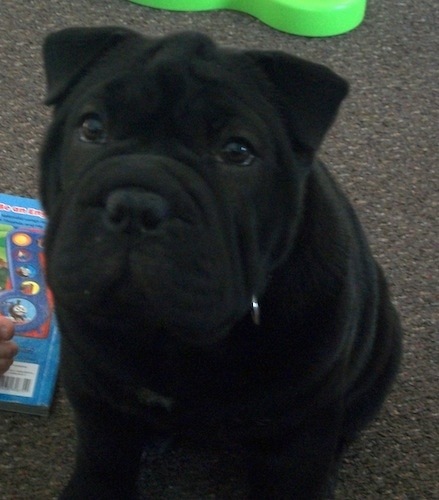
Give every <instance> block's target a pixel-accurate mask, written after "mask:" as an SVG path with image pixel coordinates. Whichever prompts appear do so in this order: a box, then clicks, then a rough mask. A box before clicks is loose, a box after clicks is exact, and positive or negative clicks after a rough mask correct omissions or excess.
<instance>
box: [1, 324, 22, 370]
mask: <svg viewBox="0 0 439 500" xmlns="http://www.w3.org/2000/svg"><path fill="white" fill-rule="evenodd" d="M13 335H14V323H13V322H12V321H11V320H10V319H8V318H5V317H3V316H0V375H2V374H3V373H5V372H6V371H7V370H8V369H9V367H10V366H11V365H12V363H13V361H14V356H15V355H16V354H17V352H18V346H17V344H16V343H15V342H14V341H13V340H11V339H12V337H13Z"/></svg>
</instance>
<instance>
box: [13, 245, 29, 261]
mask: <svg viewBox="0 0 439 500" xmlns="http://www.w3.org/2000/svg"><path fill="white" fill-rule="evenodd" d="M14 259H15V260H16V261H17V262H28V261H29V260H31V259H32V254H31V253H30V252H28V251H27V250H25V249H23V248H17V249H16V250H15V251H14Z"/></svg>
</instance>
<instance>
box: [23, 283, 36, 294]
mask: <svg viewBox="0 0 439 500" xmlns="http://www.w3.org/2000/svg"><path fill="white" fill-rule="evenodd" d="M20 291H21V292H23V293H24V294H25V295H36V294H37V293H39V292H40V285H39V284H38V283H35V281H23V283H22V284H21V285H20Z"/></svg>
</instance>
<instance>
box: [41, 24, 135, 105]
mask: <svg viewBox="0 0 439 500" xmlns="http://www.w3.org/2000/svg"><path fill="white" fill-rule="evenodd" d="M128 36H138V35H137V34H136V33H135V32H133V31H131V30H128V29H125V28H118V27H111V26H108V27H99V28H67V29H63V30H60V31H56V32H54V33H51V34H50V35H48V36H47V38H46V39H45V41H44V45H43V59H44V67H45V70H46V79H47V97H46V100H45V102H46V104H55V103H57V102H59V101H60V100H61V99H62V98H63V97H64V95H65V94H66V92H67V91H68V89H69V88H70V87H72V86H73V85H75V83H77V82H78V80H79V79H80V78H81V75H82V74H83V73H84V72H85V71H86V70H87V68H88V67H89V66H90V65H92V64H93V63H94V62H95V61H96V60H97V59H99V58H100V57H102V55H103V54H104V53H105V52H106V51H107V50H109V49H111V48H112V47H114V46H115V45H116V44H117V43H118V42H119V41H121V40H123V39H125V38H127V37H128Z"/></svg>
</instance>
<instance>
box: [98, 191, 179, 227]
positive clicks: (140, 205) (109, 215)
mask: <svg viewBox="0 0 439 500" xmlns="http://www.w3.org/2000/svg"><path fill="white" fill-rule="evenodd" d="M105 213H106V221H107V222H108V224H109V225H110V227H111V229H112V230H114V231H117V232H125V233H139V232H146V231H152V230H154V229H156V228H157V227H158V226H159V225H160V224H161V223H162V222H163V221H165V220H166V219H167V218H168V216H169V204H168V202H167V201H166V200H165V199H164V198H163V197H162V196H160V195H159V194H156V193H153V192H150V191H145V190H143V189H140V188H121V189H116V190H114V191H112V192H111V193H110V194H109V196H108V197H107V200H106V204H105Z"/></svg>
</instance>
